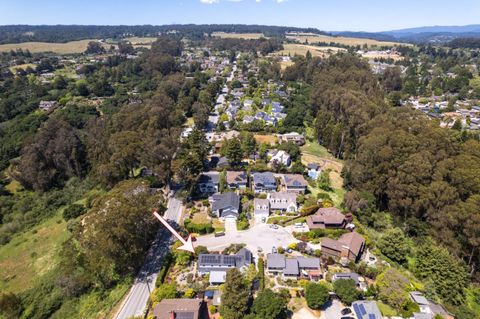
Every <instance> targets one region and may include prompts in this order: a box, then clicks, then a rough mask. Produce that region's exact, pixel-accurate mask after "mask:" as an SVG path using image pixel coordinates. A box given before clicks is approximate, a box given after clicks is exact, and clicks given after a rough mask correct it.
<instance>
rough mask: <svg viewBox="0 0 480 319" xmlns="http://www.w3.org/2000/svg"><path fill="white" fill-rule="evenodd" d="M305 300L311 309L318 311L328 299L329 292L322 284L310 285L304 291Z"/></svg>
mask: <svg viewBox="0 0 480 319" xmlns="http://www.w3.org/2000/svg"><path fill="white" fill-rule="evenodd" d="M305 299H306V300H307V305H308V307H310V308H311V309H315V310H319V309H320V308H321V307H322V306H323V305H324V304H325V303H326V302H327V301H328V299H329V291H328V288H327V286H325V285H324V284H315V283H310V284H308V285H307V288H306V289H305Z"/></svg>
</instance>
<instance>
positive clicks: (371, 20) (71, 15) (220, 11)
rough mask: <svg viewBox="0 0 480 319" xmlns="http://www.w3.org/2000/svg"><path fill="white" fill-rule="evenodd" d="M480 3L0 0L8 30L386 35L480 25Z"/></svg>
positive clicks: (430, 0) (447, 0)
mask: <svg viewBox="0 0 480 319" xmlns="http://www.w3.org/2000/svg"><path fill="white" fill-rule="evenodd" d="M479 13H480V0H80V1H78V0H75V1H74V0H0V25H5V24H102V25H108V24H128V25H133V24H157V25H158V24H171V23H243V24H269V25H287V26H300V27H316V28H319V29H321V30H328V31H343V30H353V31H360V30H363V31H384V30H391V29H399V28H405V27H417V26H427V25H466V24H477V23H478V24H480V14H479Z"/></svg>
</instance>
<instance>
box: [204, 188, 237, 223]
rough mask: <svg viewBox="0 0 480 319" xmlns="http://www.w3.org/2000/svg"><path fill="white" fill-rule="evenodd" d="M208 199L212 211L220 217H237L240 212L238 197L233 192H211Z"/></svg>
mask: <svg viewBox="0 0 480 319" xmlns="http://www.w3.org/2000/svg"><path fill="white" fill-rule="evenodd" d="M209 201H210V204H211V205H212V213H213V214H215V215H216V216H217V217H218V218H220V219H225V218H233V219H237V217H238V215H239V214H240V197H239V196H238V195H237V194H235V193H233V192H229V193H225V194H218V193H217V194H213V195H212V196H211V197H210V198H209Z"/></svg>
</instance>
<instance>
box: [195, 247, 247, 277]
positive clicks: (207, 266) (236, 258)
mask: <svg viewBox="0 0 480 319" xmlns="http://www.w3.org/2000/svg"><path fill="white" fill-rule="evenodd" d="M251 263H252V253H251V252H250V251H249V250H248V249H245V248H242V249H241V250H240V251H239V252H238V253H236V254H235V255H223V254H222V255H220V254H200V255H199V256H198V273H199V274H200V275H205V274H210V284H212V285H219V284H223V283H224V282H225V276H226V272H227V271H228V270H229V269H232V268H237V269H239V270H244V269H245V268H246V267H248V266H249V265H250V264H251Z"/></svg>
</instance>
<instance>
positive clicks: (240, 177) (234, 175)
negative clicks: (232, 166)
mask: <svg viewBox="0 0 480 319" xmlns="http://www.w3.org/2000/svg"><path fill="white" fill-rule="evenodd" d="M226 179H227V186H228V188H230V189H245V188H247V184H248V175H247V173H246V172H235V171H227V176H226Z"/></svg>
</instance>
